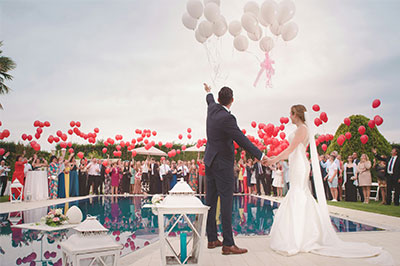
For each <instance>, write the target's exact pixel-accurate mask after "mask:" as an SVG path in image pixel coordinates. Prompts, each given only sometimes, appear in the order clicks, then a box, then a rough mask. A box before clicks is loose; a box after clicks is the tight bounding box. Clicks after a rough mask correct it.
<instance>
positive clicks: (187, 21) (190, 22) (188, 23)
mask: <svg viewBox="0 0 400 266" xmlns="http://www.w3.org/2000/svg"><path fill="white" fill-rule="evenodd" d="M182 23H183V25H184V26H185V27H186V28H188V29H189V30H194V29H196V26H197V19H195V18H192V17H191V16H190V15H189V14H188V13H185V14H183V16H182Z"/></svg>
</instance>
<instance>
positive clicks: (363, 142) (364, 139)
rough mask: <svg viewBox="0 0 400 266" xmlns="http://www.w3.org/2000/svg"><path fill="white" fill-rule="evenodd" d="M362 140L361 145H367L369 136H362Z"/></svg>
mask: <svg viewBox="0 0 400 266" xmlns="http://www.w3.org/2000/svg"><path fill="white" fill-rule="evenodd" d="M360 140H361V143H362V144H365V143H367V142H368V136H367V135H362V136H361V137H360Z"/></svg>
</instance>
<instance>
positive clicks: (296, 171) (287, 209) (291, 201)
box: [268, 105, 382, 258]
mask: <svg viewBox="0 0 400 266" xmlns="http://www.w3.org/2000/svg"><path fill="white" fill-rule="evenodd" d="M306 111H307V110H306V108H305V107H304V106H303V105H294V106H292V107H291V110H290V119H291V121H292V123H293V124H295V125H296V126H297V130H296V131H295V132H294V133H292V134H291V135H290V136H289V141H290V145H289V147H288V148H287V149H286V150H285V151H283V152H282V153H281V154H280V155H279V156H277V157H273V158H271V159H270V160H269V161H268V164H269V165H270V164H274V163H276V162H279V161H281V160H284V159H287V158H288V159H289V165H290V167H289V179H290V189H289V191H288V193H287V195H286V197H285V198H284V199H283V200H282V202H281V204H280V207H279V208H278V211H277V213H276V215H275V219H274V223H273V225H272V228H271V233H270V236H271V248H272V249H273V250H275V251H276V252H279V253H281V254H284V255H288V256H290V255H295V254H297V253H299V252H312V253H316V254H320V255H325V256H333V257H346V258H363V257H373V256H377V255H379V254H381V252H382V249H381V248H379V247H373V246H370V245H369V244H366V243H350V242H344V241H342V240H340V239H339V237H338V236H337V235H336V232H335V231H334V229H333V226H332V224H331V220H330V217H329V212H328V207H327V205H326V199H325V193H324V189H323V185H322V177H321V171H320V166H319V162H318V155H317V149H316V146H315V140H314V134H312V132H310V129H311V127H310V128H309V127H308V124H307V122H308V121H310V120H309V119H308V118H306V116H307V112H306ZM308 144H310V152H311V158H312V168H313V177H314V184H315V187H316V192H317V199H318V203H317V201H316V200H315V199H314V198H313V196H312V195H311V192H310V189H309V187H308V180H309V173H310V163H309V161H308V159H307V157H306V149H307V145H308Z"/></svg>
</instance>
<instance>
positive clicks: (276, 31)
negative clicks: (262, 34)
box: [269, 21, 282, 36]
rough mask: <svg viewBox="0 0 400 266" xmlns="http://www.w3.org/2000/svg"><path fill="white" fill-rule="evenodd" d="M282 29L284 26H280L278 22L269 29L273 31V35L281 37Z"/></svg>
mask: <svg viewBox="0 0 400 266" xmlns="http://www.w3.org/2000/svg"><path fill="white" fill-rule="evenodd" d="M281 28H282V26H280V25H279V23H278V22H277V21H275V22H274V23H272V25H271V27H269V29H270V30H271V32H272V34H274V35H276V36H279V35H280V34H281Z"/></svg>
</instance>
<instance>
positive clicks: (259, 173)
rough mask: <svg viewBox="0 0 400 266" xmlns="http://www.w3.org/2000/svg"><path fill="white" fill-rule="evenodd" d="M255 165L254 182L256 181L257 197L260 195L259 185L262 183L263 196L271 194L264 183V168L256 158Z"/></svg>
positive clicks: (265, 174) (265, 176)
mask: <svg viewBox="0 0 400 266" xmlns="http://www.w3.org/2000/svg"><path fill="white" fill-rule="evenodd" d="M255 161H256V163H255V164H254V171H256V180H257V185H256V187H257V195H261V187H260V183H262V186H263V189H264V193H265V195H269V194H267V193H268V192H271V189H269V190H268V188H267V183H266V178H267V173H266V170H267V169H266V167H265V166H263V165H262V164H261V162H260V161H259V160H258V159H257V158H256V159H255Z"/></svg>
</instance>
